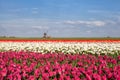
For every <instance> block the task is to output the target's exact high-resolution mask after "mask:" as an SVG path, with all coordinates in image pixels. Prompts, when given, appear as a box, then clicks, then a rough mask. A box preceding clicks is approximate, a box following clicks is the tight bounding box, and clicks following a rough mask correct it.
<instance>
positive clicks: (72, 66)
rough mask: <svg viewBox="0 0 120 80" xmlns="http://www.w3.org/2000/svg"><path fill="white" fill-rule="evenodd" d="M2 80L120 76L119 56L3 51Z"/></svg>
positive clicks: (0, 60) (86, 79) (0, 57)
mask: <svg viewBox="0 0 120 80" xmlns="http://www.w3.org/2000/svg"><path fill="white" fill-rule="evenodd" d="M0 78H1V80H71V79H72V80H81V79H82V80H120V56H116V57H112V56H106V55H104V56H103V55H98V56H94V55H85V54H81V55H80V54H63V53H47V54H41V53H35V52H24V51H20V52H14V51H7V52H0Z"/></svg>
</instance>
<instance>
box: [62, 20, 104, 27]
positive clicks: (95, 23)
mask: <svg viewBox="0 0 120 80" xmlns="http://www.w3.org/2000/svg"><path fill="white" fill-rule="evenodd" d="M64 23H65V24H70V25H85V26H105V25H106V23H105V22H104V21H82V20H79V21H65V22H64Z"/></svg>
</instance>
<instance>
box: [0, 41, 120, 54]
mask: <svg viewBox="0 0 120 80" xmlns="http://www.w3.org/2000/svg"><path fill="white" fill-rule="evenodd" d="M9 50H13V51H21V50H25V51H33V52H40V53H49V52H51V53H53V52H58V53H59V52H62V53H73V54H77V53H81V54H86V53H91V54H114V53H117V54H120V42H0V51H9Z"/></svg>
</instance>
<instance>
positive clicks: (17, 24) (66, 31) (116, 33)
mask: <svg viewBox="0 0 120 80" xmlns="http://www.w3.org/2000/svg"><path fill="white" fill-rule="evenodd" d="M119 4H120V0H0V36H18V37H42V35H43V33H44V32H47V33H48V35H49V36H52V37H106V36H110V37H120V26H119V25H120V5H119Z"/></svg>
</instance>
